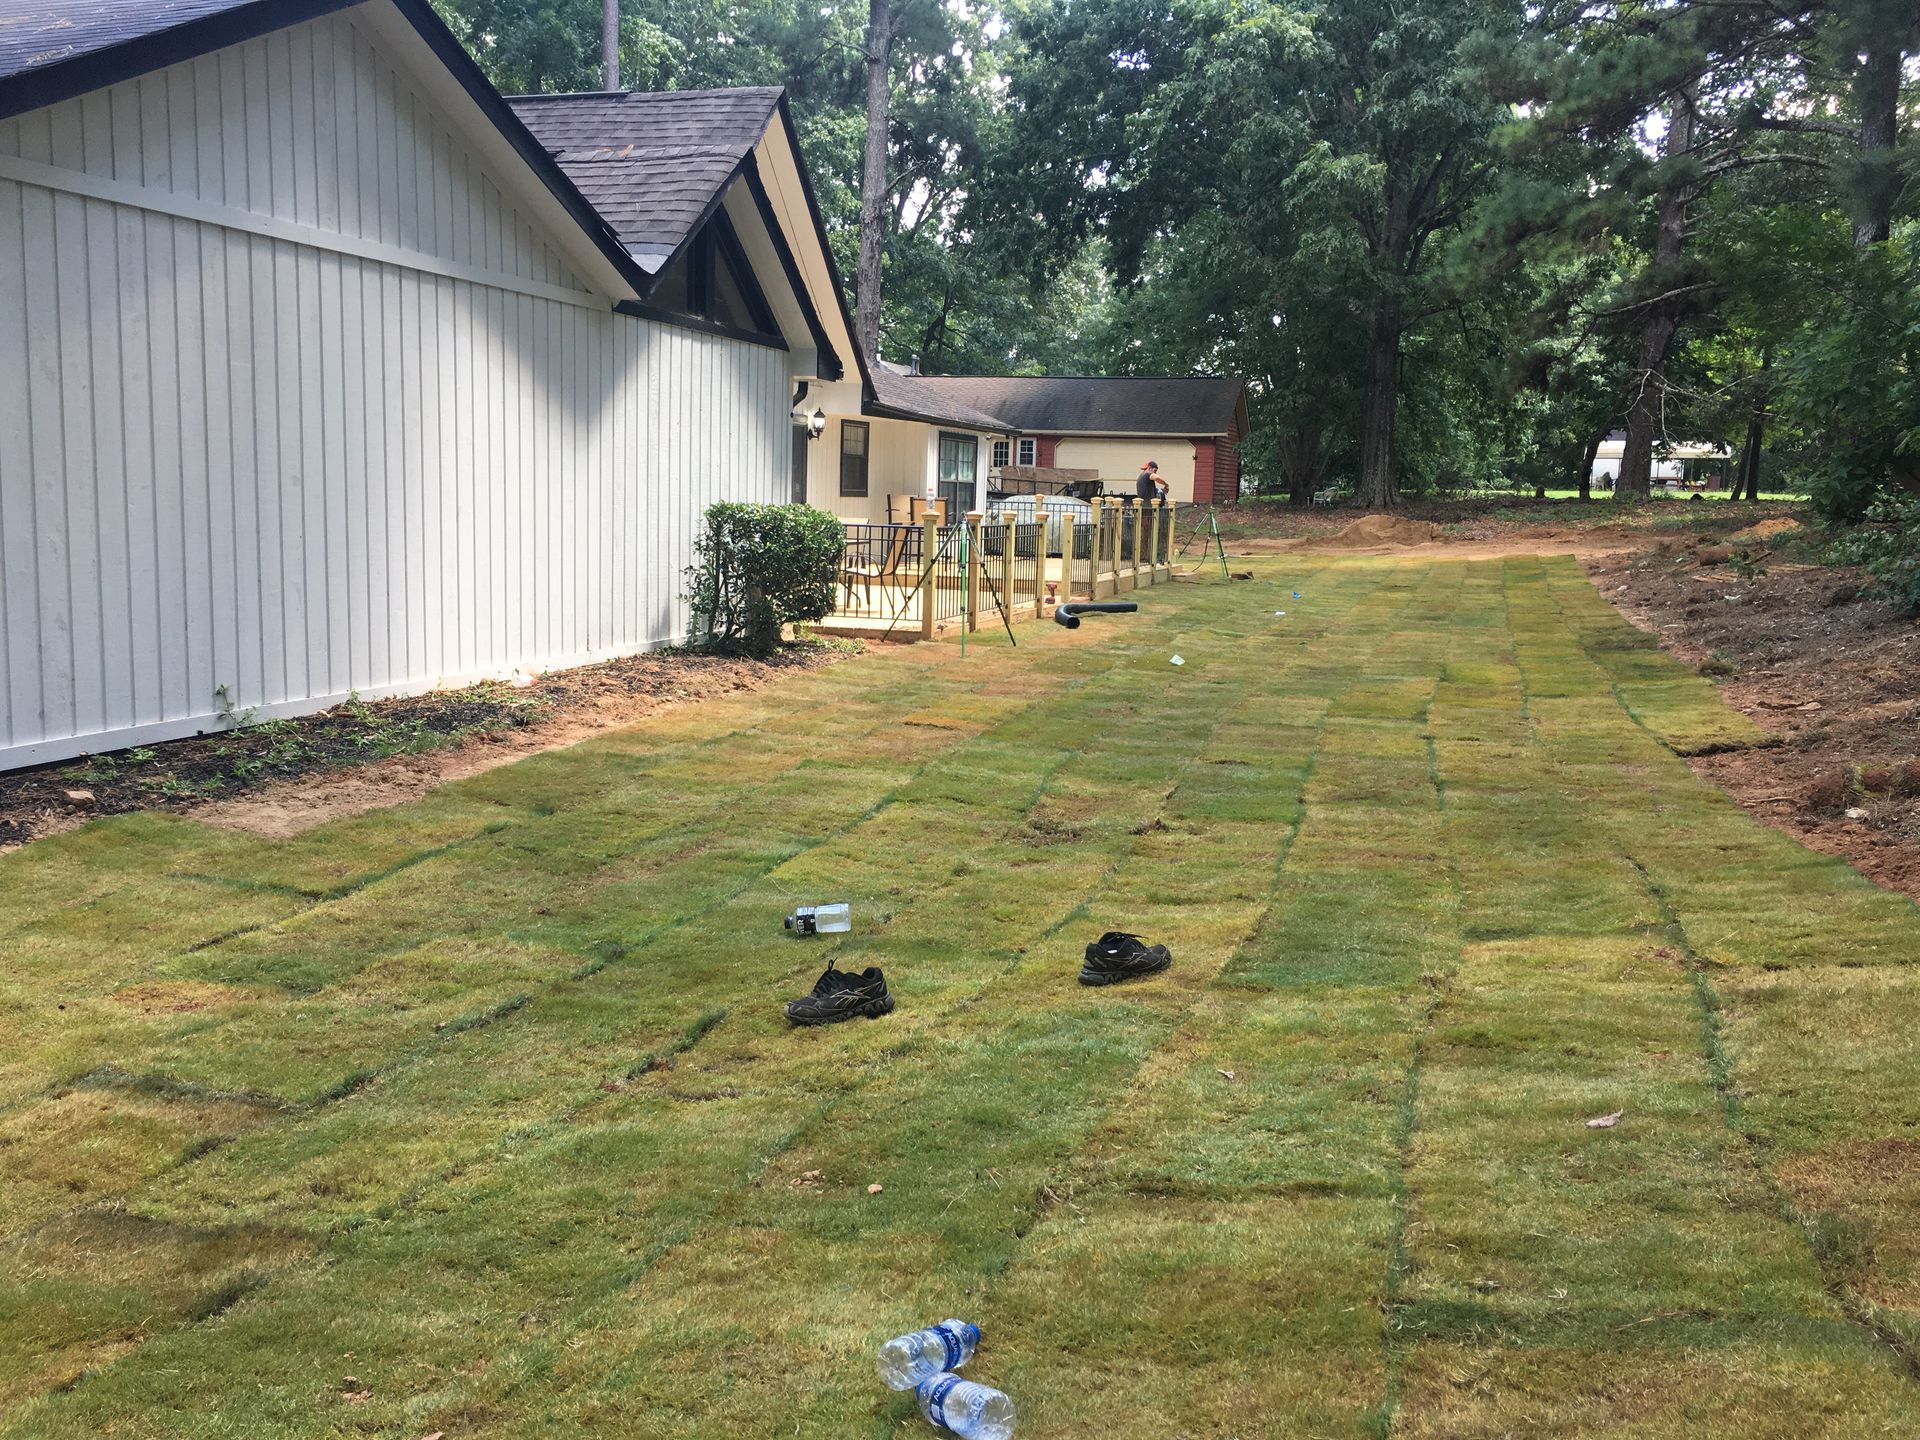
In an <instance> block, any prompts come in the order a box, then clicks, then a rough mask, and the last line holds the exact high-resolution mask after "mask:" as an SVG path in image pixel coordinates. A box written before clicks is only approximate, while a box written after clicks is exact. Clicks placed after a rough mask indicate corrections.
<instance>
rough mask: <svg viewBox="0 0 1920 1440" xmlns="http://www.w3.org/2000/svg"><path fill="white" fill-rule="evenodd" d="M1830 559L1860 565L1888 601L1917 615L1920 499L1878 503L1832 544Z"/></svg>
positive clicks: (1919, 569) (1889, 500) (1919, 594)
mask: <svg viewBox="0 0 1920 1440" xmlns="http://www.w3.org/2000/svg"><path fill="white" fill-rule="evenodd" d="M1832 558H1833V559H1835V560H1837V561H1839V562H1840V563H1841V564H1843V565H1858V566H1860V567H1862V568H1863V569H1864V570H1865V571H1866V572H1867V573H1868V574H1869V575H1871V576H1873V578H1874V579H1875V580H1876V581H1878V582H1879V588H1880V591H1881V593H1882V594H1883V595H1884V596H1885V597H1886V598H1887V599H1888V600H1889V601H1891V602H1892V603H1893V604H1895V605H1897V606H1899V607H1900V609H1902V610H1904V611H1906V612H1907V613H1908V614H1909V615H1920V499H1907V498H1899V499H1886V500H1881V501H1880V502H1878V503H1877V504H1876V505H1875V506H1874V507H1873V509H1872V510H1871V511H1870V512H1869V513H1868V516H1867V523H1866V524H1864V525H1862V526H1860V528H1859V529H1857V530H1853V531H1850V532H1849V533H1847V534H1846V535H1844V536H1842V537H1841V538H1840V540H1839V541H1838V542H1837V543H1836V544H1835V545H1834V547H1833V554H1832Z"/></svg>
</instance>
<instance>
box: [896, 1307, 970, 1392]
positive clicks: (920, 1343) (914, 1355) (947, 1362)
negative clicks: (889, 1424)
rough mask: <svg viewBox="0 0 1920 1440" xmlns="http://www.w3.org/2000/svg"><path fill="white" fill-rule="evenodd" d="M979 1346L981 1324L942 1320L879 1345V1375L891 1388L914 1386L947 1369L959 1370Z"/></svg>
mask: <svg viewBox="0 0 1920 1440" xmlns="http://www.w3.org/2000/svg"><path fill="white" fill-rule="evenodd" d="M979 1348H980V1327H979V1326H978V1325H969V1324H968V1323H967V1322H966V1321H964V1320H942V1321H941V1322H940V1323H939V1324H938V1325H935V1326H932V1327H931V1328H929V1329H926V1330H916V1331H914V1332H913V1333H912V1334H911V1335H901V1336H898V1337H897V1338H895V1339H892V1340H889V1341H887V1343H886V1344H884V1345H882V1346H881V1347H880V1360H879V1365H880V1378H881V1379H882V1380H884V1381H886V1382H887V1388H888V1389H889V1390H911V1389H913V1387H914V1386H916V1385H918V1384H919V1383H920V1382H921V1381H922V1380H931V1379H932V1378H933V1377H934V1376H935V1375H938V1374H940V1373H941V1372H942V1371H946V1370H958V1369H959V1368H960V1367H961V1366H962V1365H964V1364H966V1363H967V1361H969V1360H971V1359H972V1358H973V1352H974V1351H976V1350H978V1349H979Z"/></svg>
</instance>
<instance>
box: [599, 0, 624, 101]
mask: <svg viewBox="0 0 1920 1440" xmlns="http://www.w3.org/2000/svg"><path fill="white" fill-rule="evenodd" d="M600 88H601V89H602V90H618V89H619V88H620V0H600Z"/></svg>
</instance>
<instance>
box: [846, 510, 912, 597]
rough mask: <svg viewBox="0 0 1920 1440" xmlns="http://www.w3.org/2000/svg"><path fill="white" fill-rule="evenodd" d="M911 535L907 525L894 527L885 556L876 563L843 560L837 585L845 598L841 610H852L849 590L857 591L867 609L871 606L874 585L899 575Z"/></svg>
mask: <svg viewBox="0 0 1920 1440" xmlns="http://www.w3.org/2000/svg"><path fill="white" fill-rule="evenodd" d="M912 535H913V527H912V526H910V525H896V526H894V527H893V531H892V534H891V535H889V536H888V538H887V549H886V553H885V554H884V555H882V556H881V557H880V559H879V561H878V562H877V563H875V562H873V561H870V560H846V559H843V560H842V561H841V563H840V585H841V588H842V589H843V590H844V592H845V594H846V600H845V602H844V604H843V607H842V608H845V609H851V608H852V606H853V587H854V586H855V585H856V584H857V585H859V586H860V587H861V597H862V599H864V600H865V601H866V603H867V604H868V605H872V604H873V586H874V582H875V581H879V582H880V583H881V584H886V583H888V582H889V581H891V580H892V579H893V577H894V576H895V575H898V574H899V573H900V562H901V560H903V559H904V558H905V557H906V553H907V541H908V539H909V538H910V537H911V536H912Z"/></svg>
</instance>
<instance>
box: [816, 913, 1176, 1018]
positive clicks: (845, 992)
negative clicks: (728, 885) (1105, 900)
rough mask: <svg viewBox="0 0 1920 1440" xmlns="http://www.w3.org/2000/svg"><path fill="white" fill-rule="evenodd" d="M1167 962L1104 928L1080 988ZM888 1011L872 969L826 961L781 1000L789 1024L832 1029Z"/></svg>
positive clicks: (1164, 954) (1155, 970) (1154, 970)
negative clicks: (796, 994)
mask: <svg viewBox="0 0 1920 1440" xmlns="http://www.w3.org/2000/svg"><path fill="white" fill-rule="evenodd" d="M1172 963H1173V955H1172V953H1171V952H1169V951H1168V949H1167V947H1166V946H1164V945H1149V944H1147V943H1146V942H1145V941H1143V940H1142V939H1141V938H1140V937H1139V936H1138V935H1130V934H1128V933H1127V932H1126V931H1124V930H1109V931H1108V932H1107V933H1106V934H1104V935H1102V936H1101V937H1100V938H1099V939H1098V940H1095V941H1094V942H1093V943H1092V944H1091V945H1089V946H1087V953H1086V958H1085V960H1084V961H1083V962H1082V964H1081V966H1080V983H1081V984H1082V985H1113V984H1117V983H1118V982H1120V981H1122V980H1134V979H1138V978H1139V977H1141V976H1143V975H1158V974H1159V973H1160V972H1161V971H1162V970H1164V969H1166V968H1167V967H1168V966H1169V965H1171V964H1172ZM892 1013H893V996H892V995H891V994H889V993H888V991H887V977H886V976H885V974H883V973H882V972H881V970H880V967H879V966H878V965H869V966H868V967H867V968H866V969H865V970H863V971H861V972H860V973H858V974H855V973H854V972H853V971H851V970H841V969H838V968H836V967H835V965H834V963H833V961H832V960H828V961H827V968H826V971H825V973H823V974H822V975H821V976H820V978H819V979H818V980H817V981H815V982H814V986H813V992H812V993H811V994H808V995H802V996H801V997H800V998H799V999H798V1000H789V1001H788V1002H787V1019H788V1020H790V1021H792V1022H793V1023H794V1024H795V1025H833V1024H837V1023H838V1022H839V1021H842V1020H853V1019H856V1018H860V1017H863V1016H864V1017H865V1018H866V1019H868V1020H878V1019H879V1018H880V1017H881V1016H882V1015H891V1014H892Z"/></svg>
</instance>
